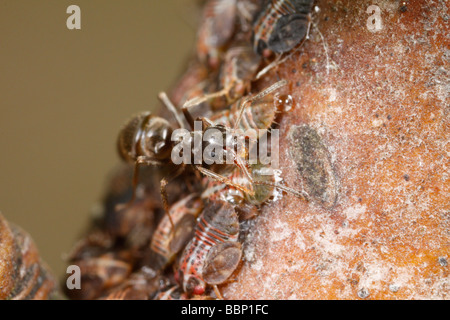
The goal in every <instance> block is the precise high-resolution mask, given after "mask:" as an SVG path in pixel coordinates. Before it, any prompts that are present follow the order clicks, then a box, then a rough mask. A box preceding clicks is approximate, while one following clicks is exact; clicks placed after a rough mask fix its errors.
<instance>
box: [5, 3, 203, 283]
mask: <svg viewBox="0 0 450 320" xmlns="http://www.w3.org/2000/svg"><path fill="white" fill-rule="evenodd" d="M72 4H75V5H78V6H79V7H80V8H81V30H68V29H67V27H66V20H67V18H68V17H69V16H70V14H67V13H66V10H67V7H68V6H69V5H72ZM198 17H199V8H198V1H195V0H164V1H161V0H114V1H110V0H95V1H90V0H75V1H63V0H39V1H35V0H20V1H17V0H0V212H1V213H2V214H3V215H4V216H5V217H6V218H7V219H8V220H9V221H10V222H13V223H15V224H18V225H20V226H21V227H22V228H24V229H25V230H26V231H27V232H28V233H30V234H31V236H32V237H33V239H34V240H35V242H36V243H37V245H38V247H39V250H40V253H41V256H42V258H43V259H44V260H45V261H46V262H47V263H48V264H49V265H50V267H51V269H52V270H53V271H54V273H55V275H56V276H57V277H59V278H60V277H61V276H62V274H63V273H65V267H66V264H65V262H64V261H63V257H64V254H66V253H67V252H68V251H69V250H70V249H71V247H72V245H73V244H74V242H75V241H76V240H77V238H78V237H79V235H80V234H81V233H82V231H83V230H84V229H85V227H86V226H87V223H88V220H89V212H90V209H91V207H92V206H93V205H94V204H95V203H96V202H97V201H98V200H99V199H100V197H101V195H102V193H103V189H104V185H105V183H106V180H105V179H106V177H107V174H108V172H110V170H111V169H112V168H113V167H114V166H115V165H116V164H118V163H119V158H118V156H117V154H116V144H115V143H116V137H117V134H118V132H119V129H120V127H121V126H122V124H123V123H124V121H125V120H127V119H128V118H129V117H130V116H131V115H132V114H134V113H136V112H139V111H142V110H151V109H152V108H155V107H157V106H159V102H158V100H157V94H158V92H159V91H161V90H168V89H169V88H170V87H171V86H172V85H173V84H174V83H175V81H176V79H177V77H178V76H179V75H181V73H182V72H183V70H184V67H185V65H186V63H187V61H188V59H189V57H190V55H191V54H192V52H193V48H194V40H195V30H196V27H197V22H198Z"/></svg>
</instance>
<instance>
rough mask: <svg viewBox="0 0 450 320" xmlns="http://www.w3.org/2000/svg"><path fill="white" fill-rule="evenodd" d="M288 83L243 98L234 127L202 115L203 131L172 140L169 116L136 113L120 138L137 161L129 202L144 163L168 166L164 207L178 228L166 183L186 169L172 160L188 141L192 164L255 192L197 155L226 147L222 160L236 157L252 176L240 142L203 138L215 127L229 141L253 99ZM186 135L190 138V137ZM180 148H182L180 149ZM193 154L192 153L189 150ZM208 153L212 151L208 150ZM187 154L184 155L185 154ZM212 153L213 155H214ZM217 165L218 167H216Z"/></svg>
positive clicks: (125, 151) (120, 144) (163, 182)
mask: <svg viewBox="0 0 450 320" xmlns="http://www.w3.org/2000/svg"><path fill="white" fill-rule="evenodd" d="M284 85H286V81H280V82H277V83H275V84H274V85H272V86H270V87H268V88H266V89H265V90H263V91H262V92H260V93H259V94H256V95H254V96H250V97H247V98H245V99H243V101H242V102H241V104H240V106H239V108H238V109H239V111H238V112H237V117H236V123H235V125H234V128H227V127H225V126H223V125H215V124H214V123H212V122H211V121H209V120H208V119H207V118H199V120H200V121H201V122H202V124H203V125H202V126H203V128H202V129H203V130H202V131H201V132H199V131H188V135H187V137H183V141H179V140H178V141H172V133H173V130H174V129H173V128H172V126H171V125H170V124H169V123H168V121H167V120H165V119H163V118H160V117H156V116H154V115H152V114H151V113H150V112H144V113H140V114H138V115H137V116H135V117H133V118H132V119H131V120H130V121H128V122H127V123H126V125H125V126H124V128H123V129H122V130H121V131H120V134H119V138H118V149H119V153H120V155H121V156H122V158H123V159H124V160H126V161H132V162H134V163H135V171H134V175H133V196H132V198H131V200H130V202H129V204H131V203H132V202H133V201H134V200H135V195H136V192H135V191H136V186H137V179H138V170H139V165H140V164H145V165H156V166H159V167H161V168H163V169H164V168H166V169H168V171H169V176H168V177H164V178H163V179H162V180H161V182H160V190H161V196H162V200H163V205H164V210H165V212H166V214H167V215H168V217H169V220H170V224H171V227H172V230H175V224H174V222H173V220H172V218H171V216H170V213H169V204H168V196H167V190H166V185H167V183H168V181H170V180H172V179H174V177H177V176H179V175H180V174H181V173H183V172H184V171H185V168H186V164H185V163H184V162H181V163H180V164H175V163H173V162H172V157H171V156H172V153H173V152H174V148H175V147H176V146H182V147H183V146H184V145H187V146H188V147H189V148H188V149H189V151H188V152H189V153H190V159H194V163H193V164H192V165H190V167H191V168H193V169H194V170H196V171H198V172H200V173H201V174H203V175H205V176H207V177H209V178H211V179H214V180H217V181H220V182H221V183H225V184H227V185H230V186H233V187H234V188H237V189H240V190H242V191H244V192H247V193H252V192H253V191H252V190H248V189H246V188H245V187H242V186H240V185H236V184H234V183H233V182H232V181H230V180H229V179H228V178H226V177H224V176H223V175H221V174H220V170H222V169H223V165H219V166H215V167H214V165H212V166H211V163H209V164H208V163H207V160H205V159H202V160H201V163H196V160H195V159H196V158H197V155H198V154H202V155H205V153H206V152H205V150H207V148H208V149H209V150H211V149H214V148H216V149H217V148H218V149H220V148H222V149H223V153H222V156H223V159H219V160H221V162H222V163H226V160H227V159H229V158H230V157H231V158H232V159H233V160H234V163H233V164H229V165H228V166H238V167H239V168H240V169H241V170H243V171H244V172H245V173H246V175H247V176H248V177H249V174H248V172H247V169H246V167H245V163H244V162H243V160H242V158H241V155H237V154H236V153H235V151H234V150H236V149H237V150H239V148H238V146H235V145H231V146H230V145H225V146H223V145H221V144H218V143H217V141H215V139H213V138H211V139H206V141H205V139H202V135H206V134H207V131H208V130H214V131H213V132H215V133H217V132H219V133H221V134H223V139H222V141H227V134H229V133H230V132H231V133H232V131H233V130H235V129H237V128H238V127H239V125H240V121H241V118H242V115H243V114H244V111H245V107H246V106H247V105H248V104H250V103H251V102H253V101H255V100H258V99H261V98H263V97H265V96H266V95H268V94H270V93H272V92H274V91H275V90H277V89H279V88H280V87H282V86H284ZM160 98H161V99H162V100H163V102H165V104H166V106H167V107H168V108H169V109H170V110H172V111H173V113H174V114H175V117H176V118H177V122H178V123H179V125H180V127H181V128H184V123H183V121H182V119H181V117H180V116H179V115H178V112H177V110H176V108H175V107H174V106H173V105H172V103H171V102H170V100H169V99H168V98H167V96H165V94H161V95H160ZM182 110H183V113H184V116H185V118H186V120H187V122H188V123H189V124H190V126H191V129H194V128H195V125H194V119H193V118H192V116H191V115H190V113H189V111H188V110H187V108H183V109H182ZM184 138H187V139H186V140H187V141H186V140H185V139H184ZM198 139H200V141H202V140H204V141H202V143H201V149H200V150H199V149H198V147H197V142H196V141H198ZM178 150H179V149H178ZM188 155H189V154H188ZM207 155H208V154H207ZM183 156H184V155H183ZM211 156H212V155H211ZM214 169H216V170H217V171H214Z"/></svg>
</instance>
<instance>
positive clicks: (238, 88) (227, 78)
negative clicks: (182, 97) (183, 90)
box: [184, 43, 261, 108]
mask: <svg viewBox="0 0 450 320" xmlns="http://www.w3.org/2000/svg"><path fill="white" fill-rule="evenodd" d="M260 62H261V57H260V56H259V55H258V54H256V53H255V52H254V51H253V49H252V47H251V46H250V45H247V44H246V43H241V44H237V45H234V46H233V47H231V48H230V49H228V50H227V52H226V54H225V59H224V62H223V64H222V68H221V72H220V87H221V88H222V89H221V90H219V91H217V92H214V93H209V94H202V95H198V96H196V97H193V98H192V99H190V100H188V101H187V102H186V103H185V104H184V107H185V108H192V107H193V106H196V105H199V104H200V103H203V102H205V101H208V100H211V99H215V100H216V101H217V99H218V98H220V97H222V96H225V98H226V99H225V102H224V103H221V105H225V106H228V105H229V104H231V103H233V102H235V101H236V100H237V99H239V98H241V97H242V96H244V94H245V93H247V92H248V91H249V90H250V84H251V82H252V80H253V79H254V78H255V75H256V72H257V71H258V68H259V65H260ZM217 104H218V103H214V105H215V106H216V108H217Z"/></svg>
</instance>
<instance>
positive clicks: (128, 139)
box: [117, 112, 172, 161]
mask: <svg viewBox="0 0 450 320" xmlns="http://www.w3.org/2000/svg"><path fill="white" fill-rule="evenodd" d="M171 137H172V127H171V126H170V124H169V123H168V122H167V121H166V120H165V119H163V118H160V117H155V116H153V115H152V114H151V113H150V112H142V113H140V114H138V115H136V116H134V117H133V118H131V119H130V120H129V121H128V122H127V123H126V124H125V126H124V127H123V128H122V130H121V131H120V134H119V138H118V142H117V145H118V149H119V154H120V156H121V157H122V158H123V159H125V160H128V161H135V160H136V159H137V157H139V156H145V157H146V158H149V159H154V160H155V161H159V160H164V159H167V158H168V157H170V153H171V150H172V141H171Z"/></svg>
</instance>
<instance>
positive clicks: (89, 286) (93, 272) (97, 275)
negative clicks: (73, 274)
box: [63, 250, 132, 300]
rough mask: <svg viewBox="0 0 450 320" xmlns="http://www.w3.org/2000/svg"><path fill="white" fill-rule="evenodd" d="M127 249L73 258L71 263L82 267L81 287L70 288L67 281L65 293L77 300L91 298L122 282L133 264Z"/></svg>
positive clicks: (64, 286)
mask: <svg viewBox="0 0 450 320" xmlns="http://www.w3.org/2000/svg"><path fill="white" fill-rule="evenodd" d="M130 258H131V257H130V255H129V253H128V252H127V251H123V250H122V251H118V252H108V253H105V254H102V255H100V256H95V257H94V256H93V257H86V256H84V257H83V259H72V260H71V261H70V263H71V264H72V265H75V266H78V267H79V268H80V275H81V279H80V282H81V289H69V288H68V287H67V286H66V285H65V283H64V284H63V288H64V291H65V294H66V295H67V296H68V297H69V298H71V299H76V300H91V299H96V298H98V297H100V296H101V295H102V294H104V292H105V291H107V290H109V289H110V288H112V287H114V286H116V285H119V284H121V283H122V282H123V281H125V279H127V277H128V276H129V275H130V274H131V270H132V264H131V263H130Z"/></svg>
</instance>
